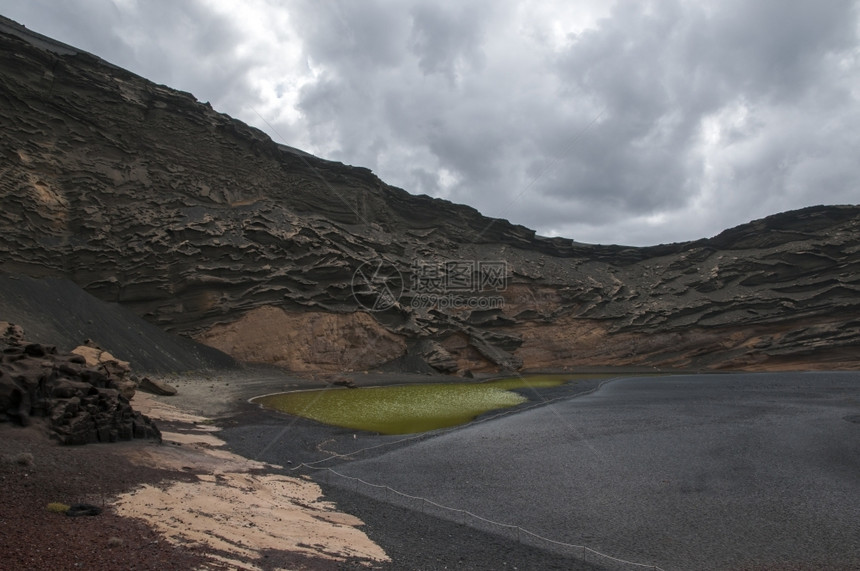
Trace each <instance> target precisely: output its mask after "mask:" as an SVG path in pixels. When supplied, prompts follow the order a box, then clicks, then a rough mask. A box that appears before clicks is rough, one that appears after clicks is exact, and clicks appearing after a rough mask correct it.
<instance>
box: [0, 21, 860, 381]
mask: <svg viewBox="0 0 860 571" xmlns="http://www.w3.org/2000/svg"><path fill="white" fill-rule="evenodd" d="M0 23H2V22H0ZM7 28H9V26H7ZM2 30H3V26H2V25H0V48H2V49H0V70H2V71H0V125H2V127H0V131H1V132H2V137H0V157H2V163H0V164H2V173H3V176H2V177H0V200H2V201H3V205H4V208H3V209H2V210H0V271H4V272H7V273H9V274H16V275H22V274H23V275H29V276H41V277H50V278H51V279H66V280H70V281H71V282H74V283H75V284H78V285H79V286H81V287H82V288H84V289H85V290H86V291H87V292H89V293H90V294H92V295H94V296H96V297H98V298H100V299H101V300H103V301H105V302H109V303H112V304H117V305H118V306H120V307H122V308H124V309H127V310H130V311H132V312H134V313H135V314H136V315H138V316H142V317H143V318H145V319H146V320H148V321H149V322H150V323H152V324H155V325H157V326H159V327H161V328H163V329H165V330H168V331H170V332H175V333H179V334H182V335H185V336H188V337H192V338H194V339H196V340H198V341H201V342H203V343H206V344H209V345H211V346H213V347H215V348H217V349H219V350H221V351H223V352H226V353H228V354H230V355H231V356H233V357H235V358H237V359H239V360H245V361H260V362H267V363H273V364H279V365H282V366H285V367H289V368H291V369H294V370H321V371H331V372H335V371H345V370H364V369H368V368H379V367H387V368H389V370H390V369H391V368H392V367H401V368H407V369H409V370H413V371H443V372H450V373H458V374H465V371H474V372H480V371H499V370H518V369H521V368H531V369H535V368H545V367H560V366H564V365H566V366H597V365H600V366H603V365H624V366H637V367H642V366H645V367H651V366H656V367H664V366H672V367H686V368H745V369H758V368H765V369H768V368H769V369H774V368H798V367H799V368H855V367H856V366H858V365H860V360H858V355H860V351H858V350H857V349H858V345H860V295H858V294H860V277H858V276H860V271H858V270H860V208H858V207H856V206H818V207H811V208H806V209H803V210H798V211H794V212H786V213H782V214H778V215H774V216H771V217H768V218H765V219H762V220H757V221H753V222H751V223H749V224H745V225H743V226H739V227H737V228H734V229H730V230H726V231H725V232H723V233H721V234H719V235H718V236H715V237H712V238H707V239H702V240H697V241H693V242H685V243H678V244H667V245H658V246H651V247H645V248H634V247H626V246H615V245H608V246H603V245H590V244H582V243H578V242H575V241H573V240H568V239H563V238H544V237H540V236H537V235H535V233H534V231H532V230H529V229H527V228H524V227H522V226H517V225H513V224H510V223H508V222H507V221H505V220H498V219H490V218H486V217H483V216H481V215H480V214H479V213H478V212H477V211H475V210H474V209H472V208H469V207H466V206H461V205H456V204H452V203H450V202H447V201H444V200H438V199H433V198H430V197H427V196H413V195H410V194H408V193H407V192H405V191H403V190H401V189H398V188H394V187H391V186H389V185H387V184H385V183H384V182H383V181H381V180H380V179H379V178H377V177H376V176H375V175H373V173H371V172H370V171H369V170H367V169H365V168H360V167H351V166H346V165H343V164H340V163H336V162H332V161H327V160H323V159H320V158H317V157H314V156H312V155H309V154H308V153H304V152H302V151H299V150H297V149H293V148H291V147H287V146H285V145H278V144H276V143H275V142H273V141H272V140H271V139H270V138H269V137H267V136H266V135H265V134H263V133H262V132H260V131H258V130H256V129H254V128H252V127H249V126H248V125H245V124H243V123H241V122H240V121H237V120H235V119H232V118H230V117H228V116H226V115H223V114H221V113H218V112H216V111H215V110H213V109H212V108H211V106H209V105H208V104H205V103H201V102H199V101H197V100H196V99H195V98H194V97H193V96H192V95H190V94H188V93H183V92H179V91H175V90H172V89H169V88H167V87H165V86H161V85H155V84H153V83H151V82H148V81H146V80H145V79H143V78H141V77H138V76H136V75H134V74H131V73H129V72H127V71H125V70H122V69H119V68H117V67H115V66H112V65H110V64H108V63H106V62H104V61H103V60H100V59H98V58H96V57H94V56H91V55H89V54H86V53H83V52H80V51H77V50H75V49H74V48H71V47H70V46H66V45H52V44H51V43H50V42H49V41H46V40H45V39H44V38H36V39H34V38H30V37H29V36H28V35H27V33H26V32H22V31H21V30H20V29H18V30H17V33H16V34H5V33H2ZM434 276H436V277H434ZM437 278H438V279H437ZM439 280H442V281H439ZM130 345H133V344H130Z"/></svg>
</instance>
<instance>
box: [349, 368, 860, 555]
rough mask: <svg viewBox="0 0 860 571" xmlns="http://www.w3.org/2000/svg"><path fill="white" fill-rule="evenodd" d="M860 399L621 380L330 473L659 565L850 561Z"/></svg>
mask: <svg viewBox="0 0 860 571" xmlns="http://www.w3.org/2000/svg"><path fill="white" fill-rule="evenodd" d="M858 410H860V374H857V373H804V374H797V373H794V374H759V375H749V374H744V375H719V376H687V377H668V378H639V379H622V380H617V381H613V382H610V383H608V384H606V385H605V386H604V387H603V388H602V389H600V390H599V391H597V392H595V393H593V394H591V395H588V396H584V397H581V398H577V399H569V400H562V401H558V402H556V403H554V404H553V405H552V406H547V407H543V408H539V409H535V410H533V411H527V412H523V413H521V414H517V415H511V416H506V417H504V418H500V419H498V420H494V421H491V422H487V423H483V424H477V425H473V426H469V427H465V428H463V429H460V430H457V431H452V432H449V433H447V434H444V435H440V436H437V437H434V438H429V439H425V440H422V441H420V442H416V443H413V444H411V445H409V446H408V447H403V448H399V449H397V450H393V451H390V452H386V453H384V454H380V455H378V456H376V457H373V458H368V459H362V460H358V461H355V462H342V463H340V464H339V465H338V466H336V469H337V471H338V472H339V473H341V474H344V475H348V476H351V477H356V478H362V479H364V480H366V481H368V482H372V483H374V484H385V485H388V486H391V487H392V488H394V489H396V490H399V491H402V492H404V493H408V494H411V495H415V496H421V497H424V498H429V499H431V500H433V501H435V502H438V503H440V504H443V505H447V506H451V507H457V508H462V509H468V510H470V511H472V512H474V513H477V514H480V515H481V516H483V517H486V518H489V519H492V520H494V521H500V522H506V523H515V524H517V525H520V526H522V527H524V528H527V529H529V530H532V531H534V532H536V533H539V534H541V535H543V536H545V537H548V538H552V539H555V540H558V541H563V542H567V543H571V544H585V545H588V546H590V547H593V548H595V549H597V550H599V551H601V552H603V553H607V554H610V555H613V556H615V557H621V558H624V559H627V560H631V561H635V562H640V563H645V564H654V565H659V566H660V567H662V568H664V569H860V542H858V539H857V538H860V424H857V423H855V422H852V419H853V418H854V417H855V415H856V414H857V413H858ZM333 478H334V479H333V483H334V482H335V480H337V484H338V485H339V486H340V485H342V486H345V487H349V488H350V489H352V490H354V491H355V492H357V493H361V494H366V495H371V496H373V497H375V498H376V499H377V501H381V502H384V503H389V502H395V503H399V504H402V505H406V501H404V500H402V498H400V497H398V496H396V495H393V494H391V493H390V492H385V491H382V492H380V491H379V490H378V489H375V488H370V487H368V486H366V485H364V484H359V483H354V482H353V483H351V482H350V481H349V480H346V479H343V478H337V477H333ZM447 517H448V518H450V519H453V520H456V519H457V518H459V517H460V516H459V515H458V514H456V513H453V512H449V515H448V516H447ZM470 525H476V526H479V527H482V528H483V529H487V530H489V528H490V527H492V526H486V525H484V524H482V523H480V522H472V523H470ZM398 533H403V532H398ZM383 535H384V534H383ZM507 537H511V535H510V534H508V536H507ZM512 540H515V538H514V539H512ZM414 544H415V545H416V548H420V543H418V536H416V539H415V543H414ZM407 551H408V550H407ZM630 568H632V567H630Z"/></svg>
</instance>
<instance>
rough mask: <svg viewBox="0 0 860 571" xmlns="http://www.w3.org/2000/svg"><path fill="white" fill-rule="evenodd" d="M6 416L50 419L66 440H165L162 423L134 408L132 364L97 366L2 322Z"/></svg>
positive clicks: (0, 384) (0, 406)
mask: <svg viewBox="0 0 860 571" xmlns="http://www.w3.org/2000/svg"><path fill="white" fill-rule="evenodd" d="M0 335H2V340H0V346H2V356H0V421H8V422H14V423H17V424H20V425H23V426H27V425H29V424H30V423H31V419H34V418H41V419H45V420H46V421H47V425H48V426H49V428H50V431H51V434H52V436H53V437H55V438H57V439H58V440H59V441H60V442H61V443H63V444H88V443H91V442H116V441H118V440H131V439H133V438H154V439H157V440H161V433H160V432H159V430H158V428H157V427H156V426H155V425H154V424H153V423H152V422H151V421H150V420H149V419H148V418H147V417H145V416H143V415H141V414H140V413H138V412H136V411H135V410H134V409H132V407H131V405H130V403H129V401H128V399H127V398H126V397H124V396H123V395H122V393H121V387H123V386H124V384H125V383H126V382H128V379H127V378H126V374H127V372H128V369H127V368H125V369H123V368H122V367H118V366H111V367H107V366H99V367H92V366H88V365H87V361H86V358H85V357H84V356H82V355H80V354H75V353H65V354H64V353H59V352H58V351H57V349H56V347H53V346H50V345H42V344H39V343H29V342H27V341H25V340H24V336H23V332H22V331H21V329H20V327H17V326H15V325H11V324H9V323H6V322H0Z"/></svg>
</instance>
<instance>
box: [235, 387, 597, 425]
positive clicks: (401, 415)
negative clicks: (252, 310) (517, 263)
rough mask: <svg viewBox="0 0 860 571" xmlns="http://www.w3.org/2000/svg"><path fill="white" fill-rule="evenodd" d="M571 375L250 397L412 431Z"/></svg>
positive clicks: (460, 419) (516, 399)
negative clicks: (519, 391)
mask: <svg viewBox="0 0 860 571" xmlns="http://www.w3.org/2000/svg"><path fill="white" fill-rule="evenodd" d="M576 377H578V375H528V376H524V377H511V378H505V379H498V380H494V381H487V382H483V383H468V382H461V383H428V384H420V385H397V386H387V387H365V388H358V389H346V388H330V389H320V390H311V391H295V392H290V393H278V394H272V395H266V396H262V397H257V398H254V399H252V401H251V402H254V403H257V404H259V405H262V406H264V407H266V408H271V409H275V410H279V411H282V412H286V413H289V414H293V415H296V416H301V417H304V418H310V419H313V420H316V421H319V422H322V423H325V424H331V425H335V426H341V427H344V428H353V429H356V430H367V431H370V432H379V433H381V434H411V433H415V432H425V431H428V430H435V429H438V428H447V427H449V426H456V425H458V424H464V423H466V422H469V421H470V420H472V419H474V418H475V417H477V416H479V415H481V414H483V413H485V412H489V411H491V410H497V409H502V408H509V407H512V406H516V405H518V404H522V403H524V402H526V401H528V399H527V398H526V397H524V396H523V395H521V394H519V393H517V392H514V389H529V388H544V387H555V386H559V385H563V384H565V383H566V382H568V381H570V380H573V379H574V378H576ZM590 378H594V376H590Z"/></svg>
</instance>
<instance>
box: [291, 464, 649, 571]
mask: <svg viewBox="0 0 860 571" xmlns="http://www.w3.org/2000/svg"><path fill="white" fill-rule="evenodd" d="M298 467H305V468H308V469H311V470H324V471H325V472H326V473H327V474H334V475H335V476H339V477H341V478H344V479H346V480H352V481H354V482H359V483H361V484H364V485H365V486H368V487H371V488H376V489H379V490H387V491H389V492H391V493H393V494H396V495H398V496H401V497H404V498H407V499H410V500H420V501H421V503H422V506H426V505H428V504H429V505H431V506H434V507H437V508H439V509H441V510H444V511H448V512H453V513H458V514H462V515H463V524H464V525H465V524H466V516H468V517H471V518H473V519H475V520H478V521H481V522H484V523H488V524H491V525H494V526H497V527H500V528H506V529H509V530H516V532H517V538H518V539H519V538H520V534H523V533H524V534H526V535H529V536H531V537H533V538H535V539H538V540H540V541H543V542H546V543H549V544H552V545H555V546H556V547H563V548H567V549H569V550H570V551H571V553H573V552H575V551H580V552H581V553H583V554H584V553H585V552H586V551H587V552H589V553H591V554H593V555H596V556H597V557H601V558H603V559H608V560H610V561H614V562H616V563H621V564H623V565H628V566H632V567H637V568H644V569H653V570H655V571H665V569H663V568H662V567H658V566H657V565H652V564H647V563H637V562H636V561H629V560H627V559H621V558H619V557H613V556H612V555H609V554H606V553H602V552H600V551H597V550H596V549H592V548H590V547H588V546H586V545H577V544H574V543H566V542H564V541H558V540H555V539H551V538H549V537H545V536H543V535H540V534H538V533H535V532H533V531H531V530H529V529H526V528H524V527H521V526H519V525H513V524H509V523H504V522H500V521H495V520H492V519H489V518H485V517H483V516H480V515H478V514H476V513H473V512H470V511H469V510H464V509H460V508H453V507H450V506H446V505H443V504H440V503H438V502H434V501H433V500H431V499H429V498H425V497H423V496H413V495H412V494H407V493H405V492H401V491H400V490H396V489H394V488H392V487H391V486H388V485H386V484H374V483H372V482H368V481H366V480H362V479H361V478H356V477H354V476H347V475H346V474H342V473H340V472H338V471H337V470H334V469H332V468H328V467H317V466H311V465H309V464H301V465H300V466H298Z"/></svg>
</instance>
